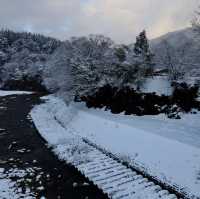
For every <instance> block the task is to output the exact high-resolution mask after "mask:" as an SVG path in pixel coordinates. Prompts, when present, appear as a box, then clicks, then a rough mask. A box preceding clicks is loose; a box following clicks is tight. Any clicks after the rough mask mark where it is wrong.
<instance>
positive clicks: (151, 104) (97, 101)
mask: <svg viewBox="0 0 200 199" xmlns="http://www.w3.org/2000/svg"><path fill="white" fill-rule="evenodd" d="M197 96H198V87H197V86H193V87H189V86H188V85H187V84H180V85H177V86H176V87H175V89H174V92H173V95H172V96H170V97H169V96H165V95H162V96H159V95H156V93H139V92H137V91H136V90H134V89H132V88H130V87H124V88H121V89H119V88H116V87H112V86H110V85H105V86H104V87H101V88H99V90H98V91H97V92H96V93H94V94H93V95H89V96H82V97H81V100H82V101H84V102H86V105H87V107H88V108H91V107H94V108H103V107H105V108H106V109H107V110H111V112H112V113H114V114H118V113H121V112H124V113H125V114H126V115H132V114H135V115H138V116H142V115H157V114H160V113H165V114H167V115H168V117H169V118H173V119H180V116H179V112H181V111H186V112H188V111H190V110H191V109H192V108H199V107H200V104H199V102H198V101H197V100H196V98H197Z"/></svg>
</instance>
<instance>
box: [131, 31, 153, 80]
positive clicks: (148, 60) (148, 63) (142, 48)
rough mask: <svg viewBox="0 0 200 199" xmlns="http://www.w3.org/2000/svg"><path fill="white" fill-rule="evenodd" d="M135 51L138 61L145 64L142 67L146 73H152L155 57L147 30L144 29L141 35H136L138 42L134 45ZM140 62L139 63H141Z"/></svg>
mask: <svg viewBox="0 0 200 199" xmlns="http://www.w3.org/2000/svg"><path fill="white" fill-rule="evenodd" d="M134 53H135V56H136V58H137V59H138V62H139V63H140V64H141V65H142V66H143V67H142V68H141V69H142V70H143V73H144V75H145V76H146V75H151V74H152V72H153V67H154V63H153V57H154V55H153V54H152V52H151V50H150V46H149V42H148V39H147V36H146V31H145V30H143V31H142V32H141V33H140V34H139V36H137V37H136V43H135V45H134ZM139 63H138V64H139Z"/></svg>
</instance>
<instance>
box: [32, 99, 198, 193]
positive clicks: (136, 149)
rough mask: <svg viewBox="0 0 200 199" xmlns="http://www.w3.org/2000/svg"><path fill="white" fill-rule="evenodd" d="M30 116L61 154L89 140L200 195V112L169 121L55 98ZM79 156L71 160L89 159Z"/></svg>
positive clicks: (150, 172)
mask: <svg viewBox="0 0 200 199" xmlns="http://www.w3.org/2000/svg"><path fill="white" fill-rule="evenodd" d="M31 116H32V118H33V120H34V122H35V124H36V127H37V128H38V130H39V131H40V133H41V134H42V136H43V137H44V138H45V139H46V140H47V141H48V142H49V144H50V145H53V146H54V149H55V150H58V151H57V153H59V147H58V146H59V145H60V144H65V145H66V146H67V145H68V144H71V145H73V144H75V145H76V146H77V144H78V143H79V144H80V142H79V141H77V140H80V138H81V137H82V138H87V139H89V140H90V141H92V142H93V143H95V144H97V145H99V146H101V147H102V148H104V149H106V150H107V151H110V152H112V153H113V154H115V155H117V156H118V157H121V158H123V159H125V160H126V161H129V163H130V164H133V165H135V166H139V167H140V169H143V170H144V171H145V172H148V174H150V175H152V176H155V177H157V178H158V179H159V180H162V181H164V182H167V183H169V184H170V185H174V186H178V187H179V188H184V191H186V192H187V193H188V194H191V195H195V196H198V197H199V196H200V191H199V190H200V167H199V165H200V147H199V146H200V145H199V143H198V141H196V142H195V140H199V139H198V138H199V137H198V131H199V130H200V126H199V124H198V123H196V124H195V123H194V125H193V124H191V123H190V122H192V121H193V122H194V121H198V119H199V118H200V114H199V113H198V114H196V115H185V116H184V117H183V119H181V120H179V121H177V120H168V119H166V118H165V117H164V116H162V115H160V116H154V117H151V116H148V117H146V116H145V117H134V116H131V117H130V116H124V115H112V114H111V113H109V112H103V111H102V110H98V111H97V110H93V109H87V108H85V107H84V106H83V104H73V105H71V106H69V107H68V106H66V105H65V103H64V102H63V101H62V100H60V99H58V98H55V97H52V96H51V97H48V101H47V102H46V103H45V104H42V105H39V106H36V107H35V108H34V109H33V110H32V112H31ZM44 118H46V119H44ZM52 118H53V120H52ZM169 127H170V128H169ZM153 131H155V132H153ZM55 132H56V133H55ZM159 132H160V133H159ZM176 132H177V134H176ZM181 132H182V134H180V133H181ZM190 133H192V134H191V135H190ZM173 134H174V135H173ZM175 134H176V135H175ZM180 135H181V136H182V138H179V136H180ZM193 135H194V137H193ZM74 136H75V137H76V139H74ZM75 140H76V141H75ZM193 142H194V144H193ZM81 147H83V146H81ZM198 147H199V148H198ZM61 149H62V147H61ZM68 152H69V151H67V150H66V152H65V153H68ZM76 155H78V154H76ZM76 155H75V156H73V154H72V153H70V155H68V156H69V159H68V160H69V161H70V159H73V161H75V159H76V160H78V159H79V158H81V160H83V159H84V158H88V157H83V156H81V157H80V154H79V156H78V158H77V156H76ZM66 159H67V158H66Z"/></svg>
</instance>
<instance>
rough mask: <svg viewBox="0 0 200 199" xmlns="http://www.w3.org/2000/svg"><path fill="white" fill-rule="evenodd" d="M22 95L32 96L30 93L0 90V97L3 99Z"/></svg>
mask: <svg viewBox="0 0 200 199" xmlns="http://www.w3.org/2000/svg"><path fill="white" fill-rule="evenodd" d="M22 94H27V95H28V94H32V92H27V91H2V90H0V97H4V96H7V95H22Z"/></svg>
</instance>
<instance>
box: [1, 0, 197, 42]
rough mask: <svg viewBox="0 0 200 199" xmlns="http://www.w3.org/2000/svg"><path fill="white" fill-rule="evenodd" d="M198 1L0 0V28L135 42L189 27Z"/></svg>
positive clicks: (55, 35)
mask: <svg viewBox="0 0 200 199" xmlns="http://www.w3.org/2000/svg"><path fill="white" fill-rule="evenodd" d="M198 2H199V0H0V27H1V28H9V29H13V30H20V31H21V30H26V31H31V32H38V33H43V34H46V35H50V36H54V37H57V38H59V39H62V40H63V39H67V38H69V37H71V36H82V35H88V34H90V33H93V34H97V33H98V34H104V35H106V36H109V37H111V38H112V39H113V40H115V41H117V42H125V43H129V42H133V41H134V39H135V36H136V35H137V34H138V32H140V31H141V30H143V29H146V30H147V33H148V36H149V38H154V37H157V36H159V35H162V34H164V33H166V32H169V31H173V30H177V29H182V28H184V27H187V26H189V25H190V21H191V18H192V15H193V12H194V10H195V9H196V8H197V5H198Z"/></svg>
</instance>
